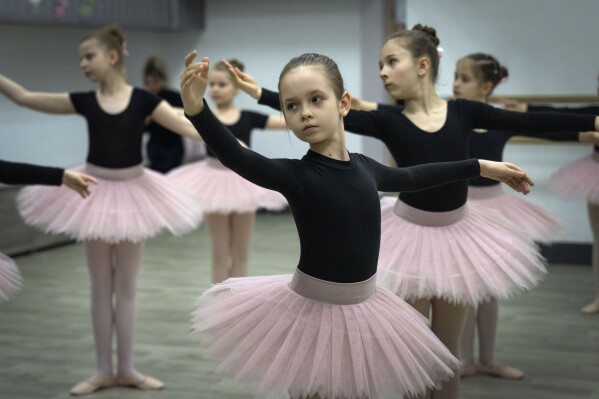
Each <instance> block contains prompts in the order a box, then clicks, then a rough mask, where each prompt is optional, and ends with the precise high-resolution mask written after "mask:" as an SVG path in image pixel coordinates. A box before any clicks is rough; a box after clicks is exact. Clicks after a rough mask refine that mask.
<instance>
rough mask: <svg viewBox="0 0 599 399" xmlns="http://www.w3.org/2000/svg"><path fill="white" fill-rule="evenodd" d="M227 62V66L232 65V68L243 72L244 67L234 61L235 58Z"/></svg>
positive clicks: (237, 61) (239, 62) (241, 63)
mask: <svg viewBox="0 0 599 399" xmlns="http://www.w3.org/2000/svg"><path fill="white" fill-rule="evenodd" d="M227 61H229V64H231V65H233V67H235V68H237V69H239V70H240V71H241V72H243V69H244V68H245V66H244V65H243V62H241V61H239V60H237V59H235V58H231V59H230V60H227Z"/></svg>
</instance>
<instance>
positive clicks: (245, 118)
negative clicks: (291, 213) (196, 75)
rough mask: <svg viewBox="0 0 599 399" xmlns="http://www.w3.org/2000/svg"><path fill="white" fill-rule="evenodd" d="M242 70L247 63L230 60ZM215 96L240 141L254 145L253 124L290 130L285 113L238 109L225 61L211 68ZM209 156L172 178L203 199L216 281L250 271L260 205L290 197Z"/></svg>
mask: <svg viewBox="0 0 599 399" xmlns="http://www.w3.org/2000/svg"><path fill="white" fill-rule="evenodd" d="M230 62H231V63H232V64H234V65H235V66H236V67H237V68H238V69H240V70H241V69H243V65H242V64H241V63H239V62H238V61H236V60H230ZM209 89H210V96H211V98H212V101H213V102H214V104H215V106H216V109H215V111H214V114H215V115H216V117H217V118H218V119H219V120H220V121H221V122H222V123H224V124H225V125H226V126H227V127H228V128H229V130H231V131H232V132H233V134H234V135H235V137H237V138H238V140H241V141H242V142H244V143H247V144H250V136H251V132H252V130H253V129H274V130H282V129H286V128H287V125H286V124H285V121H284V120H283V118H282V117H277V116H268V115H264V114H259V113H257V112H253V111H246V110H239V109H237V108H236V107H235V105H234V100H235V96H236V95H237V94H238V92H239V88H238V87H237V82H236V80H235V77H234V76H233V75H232V74H231V72H229V70H228V69H227V66H226V65H225V63H224V62H223V61H221V62H219V63H217V64H216V65H215V66H214V68H213V70H212V72H211V73H210V80H209ZM207 154H208V159H207V160H204V161H200V162H195V163H191V164H188V165H185V166H182V167H181V168H179V169H177V170H175V171H173V172H172V173H171V174H170V175H169V177H171V178H172V179H173V180H174V181H176V182H178V183H180V184H181V185H184V186H186V187H188V188H189V189H190V190H192V191H193V193H194V194H196V196H197V197H198V198H199V199H200V203H201V204H202V208H203V209H204V219H205V221H206V228H207V229H208V234H209V235H210V241H211V243H212V281H213V282H214V283H220V282H221V281H224V280H226V279H227V278H229V277H243V276H247V264H248V252H249V247H250V239H251V234H252V230H253V227H254V220H255V217H256V210H257V209H258V208H266V209H270V210H280V209H283V208H284V207H285V205H286V202H285V199H284V198H283V197H282V196H281V195H280V194H279V193H276V192H274V191H270V190H266V189H264V188H262V187H259V186H257V185H255V184H253V183H250V182H249V181H247V180H245V179H243V178H242V177H240V176H239V175H238V174H236V173H234V172H232V171H231V170H229V169H227V168H226V167H224V166H223V165H222V164H221V163H220V162H219V160H218V159H217V158H216V157H215V156H214V153H213V152H212V151H210V149H208V151H207Z"/></svg>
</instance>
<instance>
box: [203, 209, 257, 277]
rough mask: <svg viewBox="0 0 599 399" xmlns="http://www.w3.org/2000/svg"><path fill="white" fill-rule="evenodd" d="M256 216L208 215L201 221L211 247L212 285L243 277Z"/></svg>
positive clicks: (251, 213)
mask: <svg viewBox="0 0 599 399" xmlns="http://www.w3.org/2000/svg"><path fill="white" fill-rule="evenodd" d="M255 219H256V214H255V213H254V212H245V213H230V214H222V213H207V214H205V217H204V220H205V221H206V227H207V229H208V234H209V235H210V241H211V243H212V282H213V283H220V282H222V281H225V280H226V279H228V278H229V277H245V276H247V273H248V254H249V251H250V242H251V238H252V230H253V229H254V221H255Z"/></svg>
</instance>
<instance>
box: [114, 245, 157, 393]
mask: <svg viewBox="0 0 599 399" xmlns="http://www.w3.org/2000/svg"><path fill="white" fill-rule="evenodd" d="M144 244H145V243H144V242H143V241H142V242H139V243H132V242H130V241H124V242H120V243H118V244H116V247H115V265H114V270H115V273H114V280H115V283H114V285H115V294H116V311H115V316H116V317H115V319H116V341H117V349H118V358H119V360H118V374H117V383H118V384H119V385H122V386H131V387H135V388H140V389H147V390H156V389H162V388H164V384H163V383H162V381H159V380H157V379H155V378H152V377H148V376H145V375H143V374H141V373H139V372H137V370H135V367H134V365H133V341H134V339H135V328H136V327H137V276H138V274H139V268H140V265H141V259H142V255H143V250H144Z"/></svg>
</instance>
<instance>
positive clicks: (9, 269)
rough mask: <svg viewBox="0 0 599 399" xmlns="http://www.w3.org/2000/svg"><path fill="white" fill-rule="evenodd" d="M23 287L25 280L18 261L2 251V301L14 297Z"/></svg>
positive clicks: (0, 293)
mask: <svg viewBox="0 0 599 399" xmlns="http://www.w3.org/2000/svg"><path fill="white" fill-rule="evenodd" d="M22 287H23V281H22V280H21V273H19V268H18V267H17V265H16V263H15V262H14V261H13V260H12V259H11V258H9V257H8V256H6V255H4V254H3V253H1V252H0V302H2V301H7V300H9V299H10V298H12V297H13V296H14V295H16V293H17V292H19V291H21V288H22Z"/></svg>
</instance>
